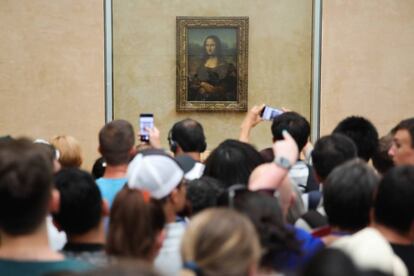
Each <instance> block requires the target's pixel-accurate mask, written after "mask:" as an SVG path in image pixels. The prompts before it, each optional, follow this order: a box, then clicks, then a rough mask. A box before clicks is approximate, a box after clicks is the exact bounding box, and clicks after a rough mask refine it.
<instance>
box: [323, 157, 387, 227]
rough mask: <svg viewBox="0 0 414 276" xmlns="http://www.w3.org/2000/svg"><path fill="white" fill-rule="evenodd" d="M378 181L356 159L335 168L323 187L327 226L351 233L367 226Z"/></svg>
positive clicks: (368, 169)
mask: <svg viewBox="0 0 414 276" xmlns="http://www.w3.org/2000/svg"><path fill="white" fill-rule="evenodd" d="M378 181H379V178H378V176H377V175H376V173H375V171H374V170H373V169H372V168H371V167H369V166H368V165H367V164H366V162H364V161H362V160H360V159H354V160H350V161H347V162H345V163H344V164H342V165H340V166H338V167H336V168H335V169H334V170H333V171H332V172H331V173H330V174H329V176H328V177H327V178H326V181H325V182H324V185H323V204H324V208H325V211H326V214H327V216H328V221H329V224H330V225H333V226H337V227H339V228H340V229H342V230H347V231H351V232H356V231H358V230H360V229H362V228H364V227H365V226H367V225H368V223H369V212H370V210H371V208H372V205H373V197H374V191H375V189H376V188H377V186H378Z"/></svg>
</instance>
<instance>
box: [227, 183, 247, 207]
mask: <svg viewBox="0 0 414 276" xmlns="http://www.w3.org/2000/svg"><path fill="white" fill-rule="evenodd" d="M246 191H247V187H246V185H243V184H234V185H232V186H230V187H229V188H228V189H227V196H228V204H229V207H230V208H234V199H235V198H236V195H237V194H239V193H241V192H246Z"/></svg>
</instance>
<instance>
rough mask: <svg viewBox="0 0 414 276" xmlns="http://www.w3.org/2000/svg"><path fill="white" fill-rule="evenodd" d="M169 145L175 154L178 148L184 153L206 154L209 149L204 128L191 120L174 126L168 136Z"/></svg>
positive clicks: (185, 120)
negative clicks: (207, 148)
mask: <svg viewBox="0 0 414 276" xmlns="http://www.w3.org/2000/svg"><path fill="white" fill-rule="evenodd" d="M168 143H169V145H170V149H171V151H172V152H174V153H175V152H176V151H177V146H180V147H181V149H182V150H183V151H184V152H194V151H195V152H204V151H205V150H206V147H207V144H206V137H205V136H204V130H203V126H202V125H201V124H200V123H199V122H197V121H195V120H193V119H189V118H187V119H184V120H182V121H179V122H177V123H175V124H174V126H173V127H172V128H171V130H170V133H169V135H168ZM177 144H178V145H177Z"/></svg>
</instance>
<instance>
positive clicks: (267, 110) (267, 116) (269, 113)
mask: <svg viewBox="0 0 414 276" xmlns="http://www.w3.org/2000/svg"><path fill="white" fill-rule="evenodd" d="M282 113H283V111H282V110H280V109H277V108H273V107H269V106H267V105H266V106H265V107H264V108H263V109H262V111H261V112H260V117H262V118H263V120H268V121H271V120H273V118H275V117H277V116H279V115H280V114H282Z"/></svg>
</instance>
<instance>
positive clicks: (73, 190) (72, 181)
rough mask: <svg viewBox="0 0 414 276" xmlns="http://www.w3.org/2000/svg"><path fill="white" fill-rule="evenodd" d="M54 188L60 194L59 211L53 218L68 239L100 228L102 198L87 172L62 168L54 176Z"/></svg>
mask: <svg viewBox="0 0 414 276" xmlns="http://www.w3.org/2000/svg"><path fill="white" fill-rule="evenodd" d="M55 185H56V188H57V189H58V190H59V192H60V208H59V212H58V213H56V214H53V219H54V220H55V221H56V222H57V223H59V225H60V227H61V228H62V230H63V231H65V233H66V234H67V235H68V236H70V235H74V234H75V235H76V234H85V233H87V232H88V231H90V230H92V229H94V228H95V227H96V226H98V225H99V223H100V221H101V218H102V197H101V193H100V191H99V188H98V186H97V185H96V183H95V181H94V179H93V177H92V176H91V175H90V174H89V173H87V172H85V171H82V170H80V169H76V168H67V169H62V170H60V171H59V172H58V173H57V174H56V176H55Z"/></svg>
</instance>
